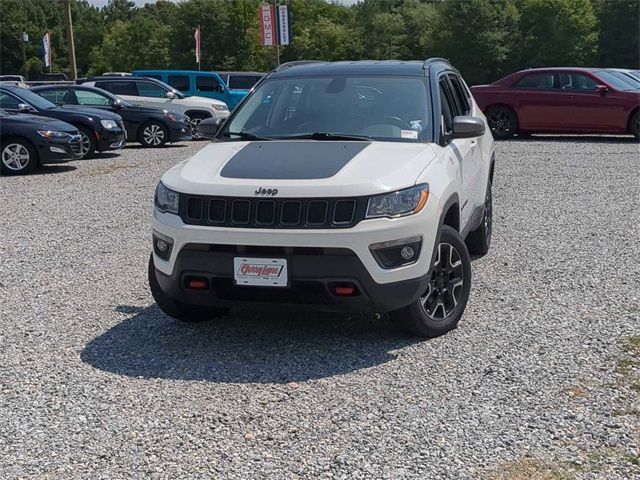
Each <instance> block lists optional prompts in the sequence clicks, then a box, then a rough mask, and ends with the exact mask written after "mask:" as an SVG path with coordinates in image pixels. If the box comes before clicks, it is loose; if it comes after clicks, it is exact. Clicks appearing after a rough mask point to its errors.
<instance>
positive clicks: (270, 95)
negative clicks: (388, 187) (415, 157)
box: [221, 75, 430, 142]
mask: <svg viewBox="0 0 640 480" xmlns="http://www.w3.org/2000/svg"><path fill="white" fill-rule="evenodd" d="M428 99H429V97H428V91H427V84H426V79H425V78H422V77H390V76H384V77H383V76H380V77H376V76H353V77H352V76H342V75H341V76H335V77H300V78H275V79H268V80H266V81H265V82H263V83H261V84H260V85H259V86H258V87H257V88H256V90H255V91H254V92H253V93H252V94H251V95H250V97H249V98H248V99H247V100H246V102H245V103H244V104H243V105H242V106H241V107H240V109H239V110H238V111H237V112H235V113H234V116H233V118H232V119H231V121H230V122H228V123H227V125H226V127H225V130H224V131H223V132H222V135H221V136H222V137H223V138H230V139H232V140H237V139H241V138H245V139H246V138H250V137H249V135H252V136H256V137H262V138H269V139H282V138H304V137H305V136H307V137H310V136H312V135H313V134H318V133H321V134H328V135H323V136H322V139H327V140H328V139H332V138H337V137H339V136H342V137H345V136H354V137H361V139H362V138H364V139H366V138H371V139H374V140H381V141H398V142H426V141H429V138H428V137H429V133H428V132H429V130H430V128H429V127H430V126H429V120H428V119H429V118H430V112H429V100H428ZM239 133H244V135H237V134H239ZM319 137H320V136H318V135H316V136H315V137H313V138H317V139H319Z"/></svg>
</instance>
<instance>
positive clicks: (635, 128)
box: [631, 112, 640, 141]
mask: <svg viewBox="0 0 640 480" xmlns="http://www.w3.org/2000/svg"><path fill="white" fill-rule="evenodd" d="M639 113H640V112H636V113H635V114H634V115H633V117H632V118H631V133H632V134H633V136H634V137H636V140H638V141H640V116H638V114H639Z"/></svg>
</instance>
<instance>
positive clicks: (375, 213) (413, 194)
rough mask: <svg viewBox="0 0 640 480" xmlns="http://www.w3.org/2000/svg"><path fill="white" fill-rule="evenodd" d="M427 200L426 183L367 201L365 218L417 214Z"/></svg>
mask: <svg viewBox="0 0 640 480" xmlns="http://www.w3.org/2000/svg"><path fill="white" fill-rule="evenodd" d="M428 198H429V185H428V184H426V183H423V184H420V185H416V186H415V187H411V188H407V189H405V190H399V191H397V192H393V193H386V194H384V195H376V196H375V197H371V198H370V199H369V205H368V206H367V217H366V218H378V217H398V216H402V215H411V214H414V213H418V212H419V211H420V210H422V209H423V208H424V206H425V205H426V203H427V199H428Z"/></svg>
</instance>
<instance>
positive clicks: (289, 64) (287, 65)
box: [274, 60, 327, 72]
mask: <svg viewBox="0 0 640 480" xmlns="http://www.w3.org/2000/svg"><path fill="white" fill-rule="evenodd" d="M308 63H327V62H325V61H324V60H295V61H293V62H287V63H283V64H282V65H279V66H278V67H276V69H275V70H274V72H279V71H280V70H284V69H286V68H291V67H295V66H297V65H306V64H308Z"/></svg>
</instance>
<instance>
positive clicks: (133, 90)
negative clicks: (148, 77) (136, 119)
mask: <svg viewBox="0 0 640 480" xmlns="http://www.w3.org/2000/svg"><path fill="white" fill-rule="evenodd" d="M95 85H96V87H98V88H102V89H103V90H106V91H107V92H111V93H114V94H116V95H131V96H134V97H137V96H138V88H137V87H136V82H132V81H127V82H96V84H95Z"/></svg>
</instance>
